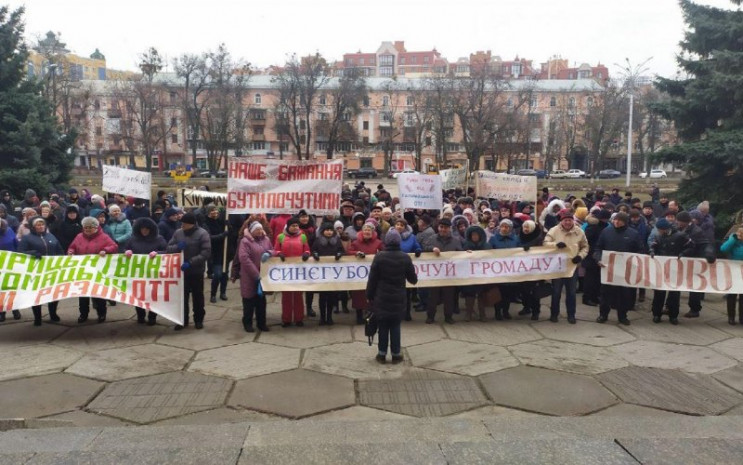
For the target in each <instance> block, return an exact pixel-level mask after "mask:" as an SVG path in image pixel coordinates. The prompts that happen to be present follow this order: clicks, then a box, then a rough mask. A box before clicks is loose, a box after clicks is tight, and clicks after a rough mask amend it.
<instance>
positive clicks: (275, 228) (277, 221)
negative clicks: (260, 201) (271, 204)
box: [268, 214, 292, 241]
mask: <svg viewBox="0 0 743 465" xmlns="http://www.w3.org/2000/svg"><path fill="white" fill-rule="evenodd" d="M291 217H292V216H291V215H289V214H284V215H276V216H274V217H273V218H271V222H270V223H268V227H269V228H271V236H272V237H270V239H271V240H272V241H275V240H276V238H277V237H279V234H281V233H282V232H284V228H285V227H286V222H287V221H289V219H290V218H291Z"/></svg>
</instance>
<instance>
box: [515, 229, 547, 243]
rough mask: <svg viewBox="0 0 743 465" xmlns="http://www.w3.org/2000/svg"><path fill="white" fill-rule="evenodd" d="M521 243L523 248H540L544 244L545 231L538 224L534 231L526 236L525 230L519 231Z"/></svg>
mask: <svg viewBox="0 0 743 465" xmlns="http://www.w3.org/2000/svg"><path fill="white" fill-rule="evenodd" d="M519 242H520V245H521V247H539V246H540V245H542V242H544V230H543V229H542V226H541V225H539V224H536V227H535V228H534V231H532V232H530V233H529V234H525V233H524V230H523V228H522V229H521V231H519Z"/></svg>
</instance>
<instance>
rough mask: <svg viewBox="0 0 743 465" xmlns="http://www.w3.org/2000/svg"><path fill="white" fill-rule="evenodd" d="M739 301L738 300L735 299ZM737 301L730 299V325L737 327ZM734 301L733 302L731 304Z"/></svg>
mask: <svg viewBox="0 0 743 465" xmlns="http://www.w3.org/2000/svg"><path fill="white" fill-rule="evenodd" d="M735 297H737V296H735ZM735 300H737V299H735ZM735 300H734V299H731V298H728V324H729V325H735V323H736V321H735ZM731 301H732V302H731Z"/></svg>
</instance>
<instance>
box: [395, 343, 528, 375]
mask: <svg viewBox="0 0 743 465" xmlns="http://www.w3.org/2000/svg"><path fill="white" fill-rule="evenodd" d="M408 354H409V355H410V359H411V362H412V364H413V365H414V366H417V367H421V368H428V369H431V370H437V371H444V372H448V373H457V374H461V375H469V376H477V375H481V374H483V373H490V372H493V371H498V370H503V369H505V368H509V367H514V366H518V364H519V362H518V360H516V359H515V358H513V357H512V356H511V354H510V353H509V352H508V350H506V349H505V348H503V347H498V346H493V345H490V344H475V343H472V342H464V341H452V340H448V341H439V342H432V343H429V344H422V345H419V346H414V347H409V348H408Z"/></svg>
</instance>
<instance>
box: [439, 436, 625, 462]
mask: <svg viewBox="0 0 743 465" xmlns="http://www.w3.org/2000/svg"><path fill="white" fill-rule="evenodd" d="M535 433H536V434H539V432H535ZM441 451H442V452H443V453H444V455H445V456H446V463H447V464H449V465H459V464H461V465H465V464H466V465H470V464H493V463H497V464H512V465H524V464H538V463H539V464H541V463H544V464H550V465H561V464H564V465H574V464H585V465H588V464H596V465H637V462H636V461H635V460H634V459H633V458H632V456H630V455H629V454H627V453H626V452H625V451H624V450H623V449H622V448H621V447H620V446H619V445H617V444H616V443H615V442H614V441H612V440H611V439H576V440H571V441H568V442H566V441H562V440H551V441H550V440H520V441H495V442H480V443H467V442H464V443H453V444H447V443H445V444H441Z"/></svg>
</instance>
